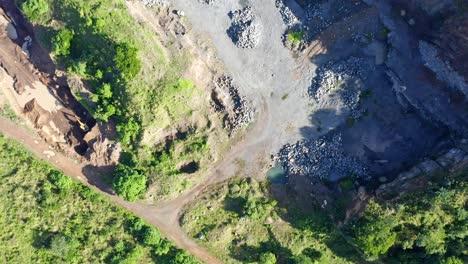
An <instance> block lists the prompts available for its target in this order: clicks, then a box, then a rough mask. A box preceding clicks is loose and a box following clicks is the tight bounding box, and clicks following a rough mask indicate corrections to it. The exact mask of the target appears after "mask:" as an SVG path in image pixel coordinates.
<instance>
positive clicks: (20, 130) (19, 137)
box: [0, 117, 221, 263]
mask: <svg viewBox="0 0 468 264" xmlns="http://www.w3.org/2000/svg"><path fill="white" fill-rule="evenodd" d="M0 132H1V133H3V134H4V135H6V136H7V137H9V138H12V139H14V140H16V141H18V142H20V143H22V144H23V145H24V146H25V147H27V148H28V149H29V150H30V151H31V152H33V153H34V154H36V155H37V156H38V157H40V158H42V159H44V160H46V161H47V162H49V163H50V164H51V165H53V166H54V167H56V168H58V169H59V170H61V171H62V172H63V173H64V174H66V175H69V176H71V177H73V178H74V179H76V180H78V181H80V182H82V183H85V184H87V185H88V186H90V187H91V188H93V189H94V190H96V191H98V192H100V193H102V194H104V195H106V196H108V197H109V198H110V199H111V200H112V201H113V202H115V203H117V204H118V205H120V206H122V207H123V208H126V209H128V210H129V211H131V212H133V213H135V214H136V215H138V216H140V217H141V218H143V219H145V220H146V221H147V222H149V223H150V224H152V225H155V226H157V227H158V228H159V229H160V231H161V232H162V233H163V234H164V235H165V236H166V237H167V238H168V239H170V240H172V241H174V242H175V243H176V245H177V246H179V247H181V248H183V249H186V250H188V251H189V252H190V253H191V254H193V255H194V256H196V257H197V258H199V259H200V260H202V261H204V262H206V263H221V262H220V261H219V260H217V259H216V258H215V257H213V256H212V255H211V254H210V253H208V252H207V251H206V250H205V249H203V248H202V247H200V246H198V245H197V244H196V243H195V242H193V241H192V240H191V239H189V238H188V237H187V236H186V235H185V234H184V232H183V231H182V229H181V228H180V226H179V225H178V222H177V219H172V218H169V217H168V215H171V214H168V213H167V212H171V211H177V207H179V206H178V205H179V203H175V205H169V206H163V207H159V208H156V207H155V206H151V205H147V204H143V203H138V202H136V203H129V202H126V201H124V200H123V199H121V198H119V197H117V196H116V195H113V194H109V193H108V192H106V191H105V190H107V189H108V187H109V186H108V185H107V184H106V183H104V182H103V181H102V180H101V179H100V178H99V176H98V175H96V174H87V175H86V176H85V175H84V174H83V169H84V168H85V166H86V165H88V164H85V163H78V162H77V161H75V160H72V159H70V158H68V157H66V156H65V155H62V154H61V153H55V155H54V156H53V157H51V156H50V155H49V157H47V155H46V154H45V153H44V152H45V151H47V152H46V153H50V151H51V149H50V148H49V145H48V144H47V143H45V142H44V141H42V140H41V139H40V137H39V136H38V135H37V134H35V133H33V132H31V131H28V130H26V129H25V128H24V127H21V126H19V125H17V124H15V123H14V122H12V121H11V120H9V119H6V118H4V117H0ZM171 206H175V208H174V209H175V210H174V209H173V208H172V207H171Z"/></svg>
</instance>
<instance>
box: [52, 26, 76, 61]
mask: <svg viewBox="0 0 468 264" xmlns="http://www.w3.org/2000/svg"><path fill="white" fill-rule="evenodd" d="M73 35H74V33H73V31H72V30H68V29H62V30H60V31H59V33H58V34H57V35H56V36H55V38H54V41H53V46H54V52H55V55H57V56H67V55H69V54H70V46H71V41H72V40H73Z"/></svg>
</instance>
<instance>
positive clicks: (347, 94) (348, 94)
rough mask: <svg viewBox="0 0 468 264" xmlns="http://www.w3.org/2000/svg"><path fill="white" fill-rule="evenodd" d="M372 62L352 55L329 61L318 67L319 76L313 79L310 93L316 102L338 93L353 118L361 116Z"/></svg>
mask: <svg viewBox="0 0 468 264" xmlns="http://www.w3.org/2000/svg"><path fill="white" fill-rule="evenodd" d="M372 67H373V66H372V64H371V63H368V62H367V61H366V60H365V59H361V58H356V57H351V58H349V59H347V60H344V61H339V62H329V63H327V64H325V65H323V66H321V67H320V68H318V69H317V76H316V77H315V78H314V79H313V80H312V84H311V86H310V87H309V91H308V94H309V96H310V98H311V99H312V100H313V101H315V102H323V101H324V100H327V97H330V96H334V95H338V96H339V97H340V100H341V101H342V102H343V104H344V105H346V106H347V107H348V108H349V109H350V111H351V116H352V117H353V118H359V117H360V116H361V115H362V114H363V111H362V109H359V100H360V97H361V93H362V89H363V86H364V85H363V83H362V80H365V78H366V72H368V71H369V70H371V69H372Z"/></svg>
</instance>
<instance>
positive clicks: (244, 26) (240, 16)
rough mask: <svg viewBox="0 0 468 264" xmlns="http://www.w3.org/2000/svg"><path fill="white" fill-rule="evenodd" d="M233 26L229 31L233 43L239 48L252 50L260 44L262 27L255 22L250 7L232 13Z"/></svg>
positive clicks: (230, 14) (230, 15)
mask: <svg viewBox="0 0 468 264" xmlns="http://www.w3.org/2000/svg"><path fill="white" fill-rule="evenodd" d="M229 17H230V18H231V26H230V27H229V28H228V30H227V34H228V36H229V37H230V38H231V40H232V42H233V43H234V44H235V45H236V46H237V47H239V48H243V49H252V48H255V47H256V46H257V45H258V43H259V42H260V36H261V25H260V23H259V22H258V21H257V20H255V16H254V13H253V11H252V8H251V7H250V6H247V7H245V8H243V9H240V10H237V11H234V12H230V13H229Z"/></svg>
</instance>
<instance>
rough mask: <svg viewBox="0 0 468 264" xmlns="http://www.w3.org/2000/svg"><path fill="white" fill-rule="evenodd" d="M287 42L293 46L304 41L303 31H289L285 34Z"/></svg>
mask: <svg viewBox="0 0 468 264" xmlns="http://www.w3.org/2000/svg"><path fill="white" fill-rule="evenodd" d="M287 38H288V40H289V41H290V42H291V43H293V44H298V43H299V42H301V41H303V40H304V31H302V30H291V31H289V32H288V34H287Z"/></svg>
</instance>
